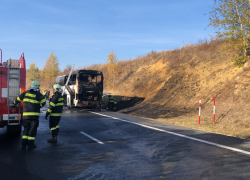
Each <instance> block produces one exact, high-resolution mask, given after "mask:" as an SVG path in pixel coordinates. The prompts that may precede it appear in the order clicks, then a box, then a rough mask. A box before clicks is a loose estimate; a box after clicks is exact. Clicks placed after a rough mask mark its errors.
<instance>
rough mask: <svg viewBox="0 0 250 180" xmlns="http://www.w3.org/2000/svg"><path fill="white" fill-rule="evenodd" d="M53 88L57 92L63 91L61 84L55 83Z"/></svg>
mask: <svg viewBox="0 0 250 180" xmlns="http://www.w3.org/2000/svg"><path fill="white" fill-rule="evenodd" d="M52 88H53V89H55V91H56V92H62V89H61V86H60V85H59V84H54V85H53V86H52Z"/></svg>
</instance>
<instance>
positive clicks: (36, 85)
mask: <svg viewBox="0 0 250 180" xmlns="http://www.w3.org/2000/svg"><path fill="white" fill-rule="evenodd" d="M30 86H31V87H32V88H36V89H38V87H39V86H40V83H39V82H38V81H37V80H35V81H32V83H31V85H30Z"/></svg>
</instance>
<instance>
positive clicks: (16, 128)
mask: <svg viewBox="0 0 250 180" xmlns="http://www.w3.org/2000/svg"><path fill="white" fill-rule="evenodd" d="M0 51H1V63H0V128H3V127H4V126H7V132H8V133H11V134H16V135H20V133H21V130H22V113H23V103H20V104H19V105H18V106H15V105H14V104H13V102H14V100H15V99H16V98H17V97H18V96H19V95H20V94H21V93H23V92H24V91H25V85H26V66H25V59H24V53H22V55H21V57H20V59H19V60H15V59H11V58H10V59H8V60H7V62H2V50H1V49H0Z"/></svg>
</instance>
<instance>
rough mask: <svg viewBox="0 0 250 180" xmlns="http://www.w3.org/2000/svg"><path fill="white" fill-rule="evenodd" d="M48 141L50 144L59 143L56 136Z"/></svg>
mask: <svg viewBox="0 0 250 180" xmlns="http://www.w3.org/2000/svg"><path fill="white" fill-rule="evenodd" d="M47 141H48V142H52V143H55V142H57V137H56V136H54V137H52V138H50V139H48V140H47Z"/></svg>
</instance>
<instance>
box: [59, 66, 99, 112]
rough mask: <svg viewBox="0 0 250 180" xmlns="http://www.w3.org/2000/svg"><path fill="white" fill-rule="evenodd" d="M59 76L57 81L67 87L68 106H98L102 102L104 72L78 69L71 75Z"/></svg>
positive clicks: (66, 103)
mask: <svg viewBox="0 0 250 180" xmlns="http://www.w3.org/2000/svg"><path fill="white" fill-rule="evenodd" d="M68 77H69V75H63V76H59V77H57V79H56V83H57V84H60V85H61V87H62V90H63V89H64V88H65V94H64V95H63V96H64V99H65V101H64V102H65V105H67V106H68V107H82V108H98V107H100V106H101V104H102V96H103V74H102V72H101V71H95V70H78V71H77V72H75V73H73V74H72V75H71V76H70V79H69V81H68V84H67V85H66V82H67V79H68Z"/></svg>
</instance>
